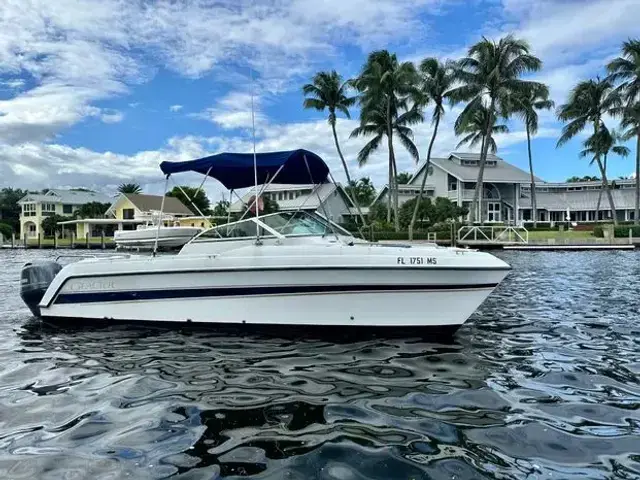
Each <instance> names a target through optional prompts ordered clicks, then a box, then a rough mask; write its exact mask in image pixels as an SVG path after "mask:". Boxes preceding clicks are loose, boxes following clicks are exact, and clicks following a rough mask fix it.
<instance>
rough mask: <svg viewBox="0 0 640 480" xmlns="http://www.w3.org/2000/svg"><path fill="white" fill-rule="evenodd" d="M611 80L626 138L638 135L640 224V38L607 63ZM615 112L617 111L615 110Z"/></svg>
mask: <svg viewBox="0 0 640 480" xmlns="http://www.w3.org/2000/svg"><path fill="white" fill-rule="evenodd" d="M607 70H608V71H609V81H611V82H618V81H620V82H621V83H620V85H619V87H618V89H619V90H620V92H621V93H622V95H623V100H624V103H625V109H624V110H623V111H622V112H620V111H618V113H622V117H623V118H622V125H621V126H622V127H623V128H626V129H628V130H626V131H625V133H623V139H624V140H631V139H632V138H633V137H636V202H635V212H634V216H633V223H635V224H636V225H640V39H629V40H627V41H626V42H624V43H623V44H622V56H620V57H618V58H615V59H614V60H612V61H611V62H610V63H609V65H607ZM614 113H616V112H615V111H614Z"/></svg>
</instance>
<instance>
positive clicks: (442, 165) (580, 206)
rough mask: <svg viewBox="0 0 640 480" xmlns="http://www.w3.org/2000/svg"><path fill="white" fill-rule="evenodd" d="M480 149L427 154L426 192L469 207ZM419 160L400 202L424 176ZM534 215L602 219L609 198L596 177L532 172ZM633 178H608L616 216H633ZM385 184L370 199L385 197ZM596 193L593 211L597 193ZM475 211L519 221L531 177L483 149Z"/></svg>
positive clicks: (525, 213)
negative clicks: (548, 178) (564, 178)
mask: <svg viewBox="0 0 640 480" xmlns="http://www.w3.org/2000/svg"><path fill="white" fill-rule="evenodd" d="M479 161H480V155H479V154H477V153H460V152H453V153H451V154H450V155H449V156H448V157H446V158H432V159H431V165H432V167H433V168H432V169H431V170H432V171H431V174H430V175H429V176H428V177H427V183H426V194H425V195H426V196H427V197H445V198H448V199H450V200H451V201H453V202H456V203H457V204H458V205H459V206H464V207H467V208H470V207H471V202H472V200H473V195H474V192H475V187H476V181H477V178H478V171H479V168H480V167H479ZM424 170H425V162H423V163H422V164H421V165H420V166H419V167H418V169H417V171H416V173H415V174H414V175H413V177H412V178H411V179H410V181H409V184H407V185H399V186H398V191H399V192H398V193H399V194H398V201H399V203H400V204H402V203H404V202H406V201H407V200H410V199H412V198H415V197H416V196H417V195H418V193H419V189H420V184H421V183H422V179H423V176H424ZM535 180H536V201H537V212H538V221H543V222H549V221H552V222H559V221H566V220H567V219H569V220H570V221H575V222H585V221H607V220H610V219H611V212H610V211H609V203H608V199H607V196H606V194H605V193H604V192H603V191H602V185H601V182H576V183H566V182H555V183H553V182H545V181H544V180H541V179H540V178H537V177H536V179H535ZM635 182H636V181H635V180H634V179H629V180H614V181H610V184H611V188H612V194H613V199H614V204H615V207H616V216H617V219H618V220H633V213H634V208H635V198H634V188H635ZM387 194H388V189H387V187H386V186H385V187H384V188H383V189H382V190H381V191H380V193H379V194H378V197H376V201H378V202H386V196H387ZM599 198H600V202H599V203H600V208H599V214H598V215H597V216H596V211H597V210H598V199H599ZM480 205H481V214H480V215H478V216H477V218H478V219H479V220H480V219H481V221H483V222H505V223H520V222H523V221H530V220H531V219H532V211H531V210H532V209H531V177H530V174H529V172H527V171H524V170H522V169H520V168H518V167H516V166H515V165H512V164H510V163H508V162H506V161H505V160H503V159H502V158H500V157H498V156H496V155H491V154H489V155H488V156H487V162H486V165H485V170H484V175H483V194H482V201H481V204H480Z"/></svg>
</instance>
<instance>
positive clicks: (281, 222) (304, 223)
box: [199, 212, 351, 239]
mask: <svg viewBox="0 0 640 480" xmlns="http://www.w3.org/2000/svg"><path fill="white" fill-rule="evenodd" d="M259 220H260V222H262V223H263V224H265V225H266V226H267V227H269V228H270V229H271V230H273V231H275V232H276V233H279V234H280V235H284V236H296V235H317V236H320V235H329V234H332V233H333V232H336V233H338V234H339V235H349V236H350V235H351V234H350V233H349V232H348V231H346V230H345V229H343V228H341V227H339V226H338V225H336V224H334V223H330V222H329V221H327V220H326V219H324V218H323V217H321V216H319V215H317V214H310V213H306V212H278V213H274V214H271V215H265V216H263V217H259ZM255 235H256V224H255V218H247V219H245V220H242V221H239V222H234V223H229V224H226V225H220V226H218V227H214V228H211V229H209V230H207V231H205V232H203V233H202V234H200V235H199V238H203V239H204V238H207V239H214V238H218V239H223V238H247V237H255ZM260 236H261V237H265V236H273V234H272V232H270V231H268V230H267V229H265V228H263V227H260Z"/></svg>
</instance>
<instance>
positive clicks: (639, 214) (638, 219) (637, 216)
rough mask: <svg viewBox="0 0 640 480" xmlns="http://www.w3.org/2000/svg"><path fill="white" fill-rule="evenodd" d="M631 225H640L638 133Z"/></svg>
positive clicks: (639, 137)
mask: <svg viewBox="0 0 640 480" xmlns="http://www.w3.org/2000/svg"><path fill="white" fill-rule="evenodd" d="M633 224H634V225H640V131H638V135H637V136H636V211H635V213H634V214H633Z"/></svg>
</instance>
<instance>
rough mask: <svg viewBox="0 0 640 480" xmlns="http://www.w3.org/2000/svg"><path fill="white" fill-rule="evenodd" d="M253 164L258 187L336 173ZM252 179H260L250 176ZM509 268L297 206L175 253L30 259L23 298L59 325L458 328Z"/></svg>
mask: <svg viewBox="0 0 640 480" xmlns="http://www.w3.org/2000/svg"><path fill="white" fill-rule="evenodd" d="M251 158H253V157H251ZM249 165H251V168H249ZM161 167H162V169H163V171H164V173H165V174H170V173H175V172H178V171H188V170H192V171H199V172H203V173H205V174H208V175H210V176H213V177H215V178H217V179H219V180H220V181H221V182H222V183H223V184H224V185H225V186H227V188H230V189H235V188H240V187H241V186H247V185H251V184H252V183H253V175H254V170H253V163H252V162H251V163H250V159H249V158H246V157H245V156H244V155H239V154H220V155H216V156H213V157H208V158H207V159H200V160H194V161H192V162H182V163H170V162H165V163H163V164H162V165H161ZM255 168H256V169H257V172H256V173H257V176H258V177H259V178H258V180H259V182H258V184H268V183H271V182H273V181H274V178H275V177H276V176H277V175H278V174H280V176H281V178H282V180H281V181H282V183H303V182H307V183H308V181H309V177H312V179H320V181H324V180H325V179H326V178H327V175H328V168H327V167H326V164H325V163H324V162H323V161H322V159H320V157H318V156H317V155H315V154H313V153H311V152H308V151H305V150H296V151H293V152H277V153H275V154H262V155H258V156H257V159H256V167H255ZM301 172H304V173H308V175H302V173H301ZM249 174H250V176H251V181H250V180H249V179H248V178H244V177H249ZM243 178H244V179H243ZM315 183H318V182H315ZM509 269H510V267H509V266H508V265H507V264H506V263H505V262H503V261H502V260H500V259H498V258H496V257H494V256H492V255H490V254H488V253H483V252H479V251H475V250H468V249H459V248H446V247H439V246H437V245H435V244H425V245H420V246H416V245H411V246H410V245H381V244H376V243H369V242H366V241H363V240H359V239H356V238H354V237H353V236H351V234H350V233H349V232H347V231H346V230H343V229H342V228H340V227H339V226H337V225H335V224H333V223H332V222H330V221H328V220H327V219H326V217H323V216H321V215H319V214H308V213H304V212H301V211H299V212H295V213H294V212H281V213H275V214H271V215H264V216H257V217H253V216H252V217H251V218H247V219H243V220H240V221H237V222H233V223H229V224H226V225H221V226H217V227H214V228H210V229H208V230H205V231H203V232H202V233H200V234H199V235H197V236H196V237H195V238H193V239H192V240H191V241H190V242H189V243H187V244H186V245H185V246H184V247H182V249H181V251H180V252H179V253H178V254H177V255H174V256H153V257H129V258H123V257H113V258H106V259H105V258H100V259H85V260H82V261H79V262H76V263H72V264H69V265H67V266H65V267H64V268H62V267H60V266H59V265H57V264H51V263H48V264H47V263H45V264H27V265H26V266H25V267H24V269H23V272H22V286H23V289H22V296H23V299H24V300H25V302H26V303H27V305H28V306H29V307H30V308H31V310H32V311H33V313H34V314H36V315H38V316H41V317H43V318H47V319H50V320H55V319H62V318H64V319H69V318H72V319H107V320H126V321H151V322H181V323H184V322H192V323H198V324H248V325H271V326H293V325H305V326H337V327H363V328H366V327H414V328H417V327H431V328H434V329H436V330H437V331H443V332H446V333H450V332H453V331H455V330H456V329H457V328H458V327H459V326H460V325H462V324H463V323H464V322H465V321H466V320H467V318H468V317H469V316H470V315H471V314H472V313H473V312H474V311H475V310H476V309H477V308H478V306H479V305H480V304H481V303H482V302H483V301H484V300H485V299H486V298H487V296H488V295H489V294H490V293H491V292H492V291H493V289H494V288H496V286H497V285H498V284H499V283H500V282H501V281H502V280H503V278H504V277H505V276H506V275H507V273H508V271H509Z"/></svg>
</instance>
